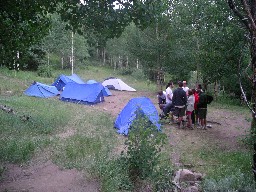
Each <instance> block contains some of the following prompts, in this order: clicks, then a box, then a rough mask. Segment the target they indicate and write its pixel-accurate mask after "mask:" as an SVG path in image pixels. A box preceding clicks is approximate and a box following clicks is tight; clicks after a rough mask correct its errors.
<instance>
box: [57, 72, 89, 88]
mask: <svg viewBox="0 0 256 192" xmlns="http://www.w3.org/2000/svg"><path fill="white" fill-rule="evenodd" d="M67 83H78V84H84V83H85V82H84V81H83V80H82V79H81V78H80V77H79V76H78V75H76V74H73V75H71V76H66V75H60V76H59V77H58V78H57V79H56V80H55V82H54V83H53V84H52V85H53V86H55V87H56V88H57V89H58V90H59V91H62V90H63V87H65V86H66V84H67Z"/></svg>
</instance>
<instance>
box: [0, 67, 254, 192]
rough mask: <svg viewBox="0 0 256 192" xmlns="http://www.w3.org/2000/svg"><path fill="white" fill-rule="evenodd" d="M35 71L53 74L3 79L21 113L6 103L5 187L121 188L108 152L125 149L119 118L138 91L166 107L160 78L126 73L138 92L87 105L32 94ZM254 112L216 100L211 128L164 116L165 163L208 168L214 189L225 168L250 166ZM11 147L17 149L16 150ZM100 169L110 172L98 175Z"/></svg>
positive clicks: (6, 95) (4, 96)
mask: <svg viewBox="0 0 256 192" xmlns="http://www.w3.org/2000/svg"><path fill="white" fill-rule="evenodd" d="M106 72H107V74H108V73H109V76H110V74H111V75H113V74H112V71H111V70H106V69H101V68H95V67H90V68H89V70H88V71H87V72H86V73H84V74H82V75H80V77H87V78H86V79H92V76H94V73H97V74H103V75H105V74H106ZM28 74H29V76H33V78H35V79H36V80H37V81H44V82H48V84H50V83H51V82H52V81H53V79H52V80H50V79H49V78H39V79H38V77H36V76H34V75H33V73H26V72H25V73H24V72H20V73H19V75H20V76H18V77H17V76H16V77H15V76H14V73H12V72H11V71H5V70H1V75H0V78H1V81H2V80H7V79H8V82H10V83H8V86H6V87H3V86H1V104H3V102H4V103H5V104H6V105H8V106H9V107H12V108H13V110H14V111H15V113H14V114H11V113H10V114H9V113H6V112H4V111H2V110H0V113H1V122H4V128H5V129H4V130H3V131H2V136H1V138H3V142H2V145H1V153H2V154H3V155H4V156H5V158H4V159H3V160H4V161H6V160H8V159H9V163H4V164H3V163H2V164H1V169H2V176H1V177H2V179H1V185H0V186H1V187H0V189H1V190H0V191H2V190H4V189H7V190H14V191H15V190H18V189H24V190H29V191H44V190H46V191H55V190H59V191H69V190H70V189H72V191H101V190H102V187H103V185H104V186H105V185H107V186H105V187H106V188H109V189H111V190H113V191H115V190H117V188H118V186H117V185H118V182H120V180H119V179H120V178H116V177H114V176H112V177H113V178H112V179H111V178H110V177H111V175H108V174H106V173H107V172H108V171H110V170H108V169H111V170H112V171H113V174H117V172H119V170H118V166H117V167H115V168H114V167H113V165H114V164H113V165H112V167H111V165H110V162H111V161H109V160H110V159H112V160H113V159H115V158H116V157H118V156H120V154H121V152H122V151H123V150H125V140H126V139H127V137H126V136H124V135H122V134H118V133H117V129H115V128H114V122H115V120H116V118H117V116H118V114H119V113H120V112H121V111H122V110H123V108H124V107H125V106H126V105H127V103H128V102H129V101H130V100H131V99H133V98H138V97H147V98H149V99H150V100H151V102H152V103H153V105H154V107H155V108H156V109H157V110H159V109H158V106H157V98H156V91H155V85H146V83H145V82H143V81H134V80H133V79H130V78H127V76H123V78H122V79H124V81H125V82H128V83H129V85H131V86H132V87H135V88H136V90H137V91H136V92H134V91H132V92H129V91H118V90H111V93H112V96H109V97H105V98H104V102H101V103H98V104H95V105H84V104H76V103H73V102H63V101H61V100H60V99H59V98H58V96H56V97H50V98H39V97H29V96H26V95H25V94H23V93H22V91H23V90H25V89H26V88H27V87H29V85H30V82H29V80H25V81H24V80H22V76H24V75H28ZM56 76H57V75H56ZM98 76H99V75H98ZM100 76H101V75H100ZM86 79H84V80H86ZM102 79H104V77H102ZM97 81H98V82H99V81H100V79H97ZM17 85H18V86H17ZM64 90H65V89H64ZM237 108H239V110H237ZM248 114H249V112H248V110H247V109H246V108H243V109H241V107H236V106H233V107H231V106H225V105H221V104H218V103H213V104H211V105H210V107H209V119H208V120H209V121H210V122H212V123H211V125H212V128H211V129H209V130H207V131H203V130H199V129H195V130H188V129H184V130H178V129H177V128H176V126H175V125H169V124H168V123H165V122H162V126H161V129H162V131H163V132H164V133H165V134H166V135H167V136H168V142H167V143H166V145H165V147H164V148H165V150H164V151H165V152H164V156H163V157H162V158H164V159H166V158H167V159H168V161H167V160H165V161H164V162H162V163H164V164H165V165H166V163H167V162H169V163H167V164H168V166H169V168H171V169H172V170H177V169H178V168H189V169H192V170H194V171H198V172H200V173H202V174H204V175H205V180H204V182H206V184H205V185H206V186H208V189H209V188H212V187H215V188H216V189H218V187H219V186H222V187H223V185H224V184H221V182H224V181H222V180H219V181H218V178H220V177H223V176H225V175H229V174H231V173H232V174H237V175H239V174H240V173H244V174H246V173H247V174H249V173H250V162H251V160H250V158H249V156H248V155H249V154H248V153H247V152H245V151H247V149H246V147H245V145H244V144H243V142H242V140H243V139H244V136H245V135H246V134H245V133H246V132H247V131H248V127H249V126H250V122H249V120H248V119H247V118H248ZM21 115H29V116H30V119H29V120H28V121H24V122H23V121H21V120H20V117H19V116H21ZM10 119H12V124H10ZM10 133H11V135H10ZM4 143H5V144H4ZM3 144H4V145H3ZM15 146H16V147H15ZM11 149H12V151H13V152H14V153H17V154H16V157H15V158H13V157H12V153H13V152H11V151H10V150H11ZM17 150H18V151H19V152H18V151H17ZM166 161H167V162H166ZM7 162H8V161H7ZM113 163H114V162H113ZM102 166H103V167H102ZM108 166H110V167H108ZM237 168H238V169H237ZM234 170H236V171H235V172H234ZM102 171H103V172H102ZM104 171H106V173H104ZM99 175H101V176H100V177H101V178H102V179H103V178H105V179H106V180H105V179H104V180H102V179H99ZM116 176H117V177H120V176H119V175H118V174H117V175H116ZM170 177H171V176H170ZM215 179H216V180H215ZM230 179H231V178H230ZM243 179H245V178H241V177H239V180H240V181H241V185H243V183H245V184H248V183H246V182H245V181H243ZM107 181H108V182H107ZM45 182H47V185H46V186H45ZM105 182H107V183H105ZM219 182H220V183H219ZM233 182H237V181H236V179H235V178H233V180H232V179H231V180H230V185H231V184H232V183H233ZM243 187H245V186H243ZM146 188H147V184H144V185H142V186H141V188H140V190H141V191H147V190H146Z"/></svg>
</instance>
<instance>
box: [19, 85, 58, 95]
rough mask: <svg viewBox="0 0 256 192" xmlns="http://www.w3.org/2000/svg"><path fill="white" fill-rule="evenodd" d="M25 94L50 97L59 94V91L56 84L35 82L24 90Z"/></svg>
mask: <svg viewBox="0 0 256 192" xmlns="http://www.w3.org/2000/svg"><path fill="white" fill-rule="evenodd" d="M24 94H25V95H27V96H33V97H42V98H48V97H54V96H56V95H58V94H59V91H58V90H57V88H56V87H55V86H50V85H45V84H43V83H39V82H34V83H32V84H31V85H30V87H29V88H28V89H27V90H25V91H24Z"/></svg>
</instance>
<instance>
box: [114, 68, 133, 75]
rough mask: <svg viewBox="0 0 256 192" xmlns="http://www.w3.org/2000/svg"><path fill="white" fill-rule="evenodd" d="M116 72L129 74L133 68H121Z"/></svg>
mask: <svg viewBox="0 0 256 192" xmlns="http://www.w3.org/2000/svg"><path fill="white" fill-rule="evenodd" d="M118 73H119V74H120V75H131V74H132V73H133V70H132V69H131V68H123V69H119V70H118Z"/></svg>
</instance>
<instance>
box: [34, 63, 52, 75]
mask: <svg viewBox="0 0 256 192" xmlns="http://www.w3.org/2000/svg"><path fill="white" fill-rule="evenodd" d="M37 74H38V75H39V76H41V77H52V68H51V67H50V66H48V65H40V66H39V67H38V70H37Z"/></svg>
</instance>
